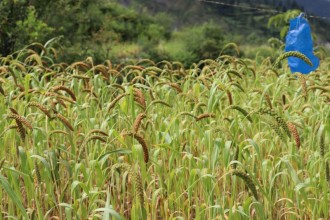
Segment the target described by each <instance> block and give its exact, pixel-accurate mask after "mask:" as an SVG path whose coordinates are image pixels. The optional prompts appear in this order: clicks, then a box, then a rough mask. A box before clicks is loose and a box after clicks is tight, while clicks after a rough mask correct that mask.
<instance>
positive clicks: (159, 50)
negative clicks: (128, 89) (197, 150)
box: [0, 0, 327, 66]
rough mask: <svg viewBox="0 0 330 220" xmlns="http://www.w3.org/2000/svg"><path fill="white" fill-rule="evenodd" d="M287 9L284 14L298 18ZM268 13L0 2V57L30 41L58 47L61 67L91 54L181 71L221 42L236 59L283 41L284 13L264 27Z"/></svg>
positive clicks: (134, 1)
mask: <svg viewBox="0 0 330 220" xmlns="http://www.w3.org/2000/svg"><path fill="white" fill-rule="evenodd" d="M222 2H227V3H230V4H240V5H244V6H249V5H250V6H253V4H256V3H257V4H258V5H259V7H261V6H262V7H264V8H266V9H267V8H268V9H270V8H271V7H274V5H275V6H276V7H277V8H276V9H277V10H280V11H285V10H287V9H290V8H294V9H299V7H298V5H297V4H295V3H294V2H293V1H285V2H283V1H278V2H272V1H266V0H258V1H254V2H253V3H252V2H250V1H238V0H235V1H230V0H224V1H222ZM270 5H272V6H270ZM294 12H295V13H291V15H295V14H297V13H299V11H294ZM271 16H272V14H269V13H264V12H258V11H253V10H242V9H240V8H233V7H226V6H220V5H214V4H206V3H201V2H200V1H197V0H189V1H188V0H180V1H172V0H170V1H163V0H159V1H156V2H155V1H150V0H149V1H147V0H128V1H127V0H126V1H124V0H118V1H117V0H97V1H88V0H77V1H73V0H56V1H46V0H3V1H1V3H0V27H1V28H0V45H1V48H0V54H1V55H2V56H7V55H9V54H11V53H13V52H14V51H17V50H19V49H22V48H24V47H25V46H26V45H30V44H31V43H33V42H41V43H42V44H44V43H46V42H47V41H48V40H49V39H53V40H52V41H51V42H52V44H53V47H55V48H56V49H57V50H58V49H60V50H58V51H59V53H58V54H56V55H57V58H58V60H59V61H62V62H68V63H70V62H73V61H76V60H83V59H86V57H88V56H91V57H93V58H94V60H95V62H97V63H100V62H102V61H103V60H105V59H110V60H112V61H114V62H125V61H131V60H133V61H135V60H139V59H143V58H149V59H153V60H155V61H161V60H164V59H166V60H176V61H180V62H182V63H184V64H185V65H186V66H189V65H190V64H192V63H193V62H198V61H199V60H201V59H206V58H213V59H215V58H217V57H218V56H219V51H221V50H222V48H223V46H224V45H226V44H227V43H229V42H235V43H237V44H239V45H240V46H241V47H243V48H245V49H244V50H243V51H244V52H245V53H240V54H239V56H245V55H248V56H250V58H254V57H253V56H254V55H253V50H252V51H251V50H247V49H249V48H253V46H257V45H258V46H260V45H267V39H269V38H270V37H274V36H275V37H278V36H281V37H282V39H283V37H284V36H285V33H286V30H287V24H288V21H289V18H290V16H286V17H283V15H282V14H280V15H277V16H274V17H273V18H272V20H270V23H269V24H267V21H268V19H269V18H270V17H271ZM320 22H322V21H320ZM314 25H315V24H314ZM319 26H320V27H321V28H318V30H319V32H320V33H321V35H322V36H327V35H325V34H323V33H327V31H326V30H325V29H322V28H324V27H325V26H326V25H319ZM325 38H326V37H325ZM267 46H268V45H267ZM268 49H269V48H268ZM268 49H267V50H268ZM226 53H228V54H233V53H234V51H230V50H227V51H226ZM265 53H267V51H266V52H265ZM251 56H252V57H251Z"/></svg>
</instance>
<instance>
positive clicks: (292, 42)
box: [285, 14, 320, 74]
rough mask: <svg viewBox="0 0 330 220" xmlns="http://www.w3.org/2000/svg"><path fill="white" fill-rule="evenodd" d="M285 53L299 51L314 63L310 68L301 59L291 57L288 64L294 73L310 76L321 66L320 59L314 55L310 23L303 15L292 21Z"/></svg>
mask: <svg viewBox="0 0 330 220" xmlns="http://www.w3.org/2000/svg"><path fill="white" fill-rule="evenodd" d="M285 51H286V52H288V51H298V52H300V53H303V54H304V55H306V56H307V57H308V58H309V59H310V60H311V61H312V63H313V66H310V65H308V64H307V63H306V62H305V61H303V60H302V59H300V58H297V57H289V58H288V62H289V67H290V69H291V72H292V73H295V72H300V73H303V74H308V73H310V72H311V71H314V70H315V69H316V68H317V67H318V66H319V64H320V60H319V58H318V57H316V56H315V55H314V53H313V40H312V34H311V28H310V26H309V24H308V21H307V20H306V19H305V18H303V14H300V15H299V16H298V17H296V18H294V19H291V20H290V30H289V32H288V34H287V36H286V45H285Z"/></svg>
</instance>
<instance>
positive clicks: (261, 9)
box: [199, 0, 330, 20]
mask: <svg viewBox="0 0 330 220" xmlns="http://www.w3.org/2000/svg"><path fill="white" fill-rule="evenodd" d="M199 1H200V2H203V3H209V4H215V5H222V6H229V7H234V8H241V9H249V10H256V11H263V12H267V13H274V14H275V13H276V14H280V13H284V11H279V10H274V9H267V8H257V7H251V6H246V5H237V4H229V3H224V2H216V1H210V0H199ZM304 14H305V16H306V17H308V18H317V19H324V20H330V18H329V17H324V16H315V15H306V13H304Z"/></svg>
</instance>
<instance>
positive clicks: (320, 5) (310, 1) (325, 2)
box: [296, 0, 330, 20]
mask: <svg viewBox="0 0 330 220" xmlns="http://www.w3.org/2000/svg"><path fill="white" fill-rule="evenodd" d="M296 2H297V3H298V4H300V5H302V6H304V8H305V10H306V12H309V13H310V12H312V13H313V14H314V15H317V16H324V17H328V18H329V20H330V0H296Z"/></svg>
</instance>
